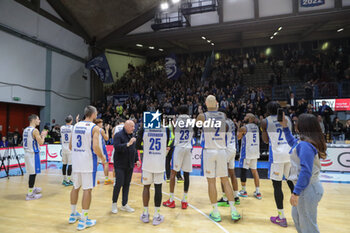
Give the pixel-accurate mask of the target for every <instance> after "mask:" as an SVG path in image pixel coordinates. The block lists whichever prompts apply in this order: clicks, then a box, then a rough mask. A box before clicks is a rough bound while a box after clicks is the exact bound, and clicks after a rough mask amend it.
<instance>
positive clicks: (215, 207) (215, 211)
mask: <svg viewBox="0 0 350 233" xmlns="http://www.w3.org/2000/svg"><path fill="white" fill-rule="evenodd" d="M213 213H214V214H217V213H219V209H218V203H215V204H213Z"/></svg>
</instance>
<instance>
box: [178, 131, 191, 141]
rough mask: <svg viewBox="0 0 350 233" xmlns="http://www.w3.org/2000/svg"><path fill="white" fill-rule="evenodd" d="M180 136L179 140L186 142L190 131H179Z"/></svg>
mask: <svg viewBox="0 0 350 233" xmlns="http://www.w3.org/2000/svg"><path fill="white" fill-rule="evenodd" d="M180 134H181V135H180V140H187V139H188V138H189V137H190V131H188V130H181V131H180Z"/></svg>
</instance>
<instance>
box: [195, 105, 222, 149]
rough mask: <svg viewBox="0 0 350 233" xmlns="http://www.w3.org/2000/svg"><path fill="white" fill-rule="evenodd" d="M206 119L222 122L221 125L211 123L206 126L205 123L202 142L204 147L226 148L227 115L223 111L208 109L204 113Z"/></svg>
mask: <svg viewBox="0 0 350 233" xmlns="http://www.w3.org/2000/svg"><path fill="white" fill-rule="evenodd" d="M204 117H205V121H207V122H209V123H210V122H212V123H214V122H220V127H215V125H212V124H209V127H206V126H205V125H204V124H203V132H202V135H201V137H202V140H201V144H202V147H203V148H204V149H217V150H221V149H226V116H225V113H223V112H218V111H207V112H205V113H204Z"/></svg>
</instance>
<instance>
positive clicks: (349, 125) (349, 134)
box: [344, 119, 350, 140]
mask: <svg viewBox="0 0 350 233" xmlns="http://www.w3.org/2000/svg"><path fill="white" fill-rule="evenodd" d="M344 134H345V140H350V119H348V120H347V121H346V125H345V128H344Z"/></svg>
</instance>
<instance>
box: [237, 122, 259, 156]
mask: <svg viewBox="0 0 350 233" xmlns="http://www.w3.org/2000/svg"><path fill="white" fill-rule="evenodd" d="M245 128H246V129H247V133H246V134H245V135H244V136H243V138H242V145H241V159H258V158H259V157H260V134H259V127H258V126H257V125H256V124H253V123H249V124H247V125H246V126H245Z"/></svg>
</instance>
